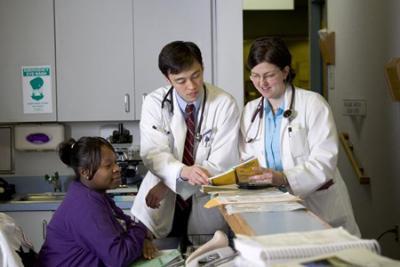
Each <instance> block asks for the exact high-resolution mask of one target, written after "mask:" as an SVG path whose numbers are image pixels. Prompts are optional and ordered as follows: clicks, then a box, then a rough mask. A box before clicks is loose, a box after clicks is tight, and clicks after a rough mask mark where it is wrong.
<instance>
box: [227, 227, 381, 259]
mask: <svg viewBox="0 0 400 267" xmlns="http://www.w3.org/2000/svg"><path fill="white" fill-rule="evenodd" d="M234 243H235V248H236V249H237V250H238V251H239V252H240V255H241V261H243V262H248V263H250V265H251V266H273V264H277V263H283V262H290V261H294V260H298V261H299V260H304V259H307V258H310V257H316V256H321V255H329V254H333V253H337V252H340V251H343V250H348V249H366V250H369V251H370V252H372V253H375V254H379V253H380V247H379V244H378V242H377V241H376V240H367V239H360V238H358V237H356V236H353V235H351V234H349V233H348V232H347V231H346V230H344V229H343V228H341V227H340V228H331V229H325V230H317V231H308V232H296V233H283V234H273V235H263V236H243V235H238V236H237V238H236V239H235V240H234ZM243 265H244V264H243ZM328 266H329V265H328Z"/></svg>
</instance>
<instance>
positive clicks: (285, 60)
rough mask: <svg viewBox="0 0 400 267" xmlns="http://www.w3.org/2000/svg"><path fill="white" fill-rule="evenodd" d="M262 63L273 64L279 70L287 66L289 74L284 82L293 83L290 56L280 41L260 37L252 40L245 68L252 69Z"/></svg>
mask: <svg viewBox="0 0 400 267" xmlns="http://www.w3.org/2000/svg"><path fill="white" fill-rule="evenodd" d="M263 62H267V63H270V64H274V65H276V66H278V67H279V68H280V69H281V70H282V69H283V68H285V67H286V66H289V74H288V76H287V78H286V82H288V83H292V82H293V80H294V77H295V76H296V72H295V71H294V70H293V68H292V55H291V54H290V51H289V49H288V47H287V46H286V44H285V42H284V41H283V40H282V39H280V38H277V37H261V38H258V39H256V40H254V42H253V43H252V45H251V47H250V52H249V56H248V58H247V66H248V67H249V68H250V69H252V68H254V67H255V66H257V65H258V64H260V63H263Z"/></svg>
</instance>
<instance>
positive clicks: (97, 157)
mask: <svg viewBox="0 0 400 267" xmlns="http://www.w3.org/2000/svg"><path fill="white" fill-rule="evenodd" d="M59 156H60V159H61V161H62V162H64V163H65V164H66V165H68V166H69V167H71V168H72V169H73V170H74V172H75V175H76V178H75V180H74V181H73V182H72V183H71V185H70V186H69V188H68V193H67V195H66V197H65V199H64V201H63V202H62V203H61V205H60V207H59V208H58V209H57V211H56V212H55V214H54V216H53V218H52V220H51V221H50V223H49V225H48V226H47V236H46V240H45V242H44V244H43V246H42V248H41V250H40V252H39V261H38V265H39V266H127V265H129V264H130V263H132V262H133V261H134V260H136V259H138V258H139V257H140V256H141V254H142V250H143V243H144V240H145V237H146V234H147V229H146V227H145V226H144V225H143V224H142V223H140V222H134V221H133V220H132V219H131V218H130V217H129V216H127V215H125V214H124V213H123V212H122V210H121V209H120V208H118V207H117V206H116V205H115V203H114V201H113V200H112V199H111V198H110V197H109V196H107V194H106V190H107V189H111V188H116V187H117V186H118V185H119V184H120V182H121V173H120V168H119V166H118V165H117V164H116V155H115V152H114V149H113V147H112V146H111V144H110V143H108V142H107V141H106V140H105V139H103V138H101V137H82V138H80V139H79V140H78V141H77V142H75V140H74V139H70V140H68V141H65V142H63V143H61V144H60V145H59ZM151 253H152V252H150V255H149V254H148V255H147V256H148V257H151V256H152V255H151Z"/></svg>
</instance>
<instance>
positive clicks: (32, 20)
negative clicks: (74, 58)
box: [0, 0, 56, 123]
mask: <svg viewBox="0 0 400 267" xmlns="http://www.w3.org/2000/svg"><path fill="white" fill-rule="evenodd" d="M53 14H54V13H53V1H52V0H36V1H29V0H1V1H0V36H1V37H0V62H1V68H0V92H1V94H0V95H1V97H0V123H1V122H35V121H55V120H56V90H55V76H54V66H55V65H54V61H55V60H54V16H53ZM39 66H50V73H49V75H47V74H46V79H42V80H45V82H44V84H41V86H40V88H39V87H36V88H35V89H33V88H32V87H30V85H29V84H30V83H29V82H27V86H25V87H23V86H22V74H21V70H22V67H39ZM36 74H37V73H36ZM33 78H36V77H34V76H32V79H33ZM25 80H26V81H28V80H31V79H30V77H26V78H25ZM43 85H44V86H43ZM34 90H37V91H35V92H39V95H40V97H38V98H37V97H31V96H33V93H34ZM24 96H25V98H24Z"/></svg>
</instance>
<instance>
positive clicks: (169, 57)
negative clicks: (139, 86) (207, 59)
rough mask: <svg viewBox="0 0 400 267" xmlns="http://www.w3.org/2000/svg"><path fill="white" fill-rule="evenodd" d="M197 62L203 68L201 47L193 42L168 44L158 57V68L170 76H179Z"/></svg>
mask: <svg viewBox="0 0 400 267" xmlns="http://www.w3.org/2000/svg"><path fill="white" fill-rule="evenodd" d="M195 61H197V62H198V63H199V64H200V65H201V66H202V67H203V58H202V57H201V51H200V49H199V47H198V46H197V45H196V44H195V43H192V42H184V41H174V42H172V43H169V44H167V45H166V46H164V48H163V49H162V50H161V52H160V54H159V56H158V68H159V69H160V71H161V72H162V74H164V76H166V77H168V74H178V73H180V72H182V71H184V70H186V69H188V68H190V67H191V66H192V65H193V63H195Z"/></svg>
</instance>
